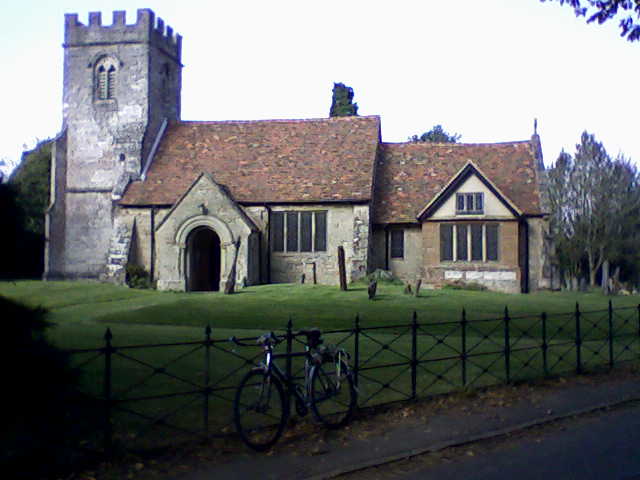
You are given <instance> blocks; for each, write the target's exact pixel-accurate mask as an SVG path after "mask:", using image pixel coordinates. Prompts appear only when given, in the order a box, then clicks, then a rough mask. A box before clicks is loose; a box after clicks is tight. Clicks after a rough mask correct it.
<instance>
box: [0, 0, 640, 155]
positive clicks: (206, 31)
mask: <svg viewBox="0 0 640 480" xmlns="http://www.w3.org/2000/svg"><path fill="white" fill-rule="evenodd" d="M143 2H144V3H133V2H131V1H102V0H92V1H87V0H82V1H80V0H22V1H19V0H18V1H5V2H3V3H2V5H1V6H0V18H2V20H3V22H2V25H3V26H2V29H1V30H0V58H2V60H3V67H2V75H0V95H1V96H2V98H1V100H2V102H1V105H2V110H3V111H2V116H1V117H0V122H1V125H0V126H1V127H2V128H1V130H0V131H1V134H0V159H4V160H5V161H6V162H7V161H8V162H10V161H16V160H17V159H18V158H19V156H20V153H21V151H22V148H23V145H26V146H27V147H32V146H33V145H34V142H35V139H37V138H39V139H42V138H47V137H51V136H54V135H55V134H56V133H57V132H58V131H59V130H60V127H61V120H62V119H61V97H62V59H63V49H62V42H63V31H64V30H63V28H64V13H78V14H79V19H80V21H81V22H82V23H85V24H86V23H88V12H89V11H102V17H103V24H110V23H111V20H112V11H113V10H126V11H127V23H133V22H135V11H136V9H137V8H151V9H153V10H154V11H155V13H156V15H157V16H159V17H161V18H163V19H164V20H165V23H168V24H169V25H170V26H172V27H173V28H174V31H176V32H178V33H180V34H181V35H182V36H183V63H184V70H183V87H182V118H183V119H185V120H234V119H240V120H251V119H269V118H318V117H326V116H328V112H329V106H330V103H331V89H332V86H333V82H343V83H345V84H347V85H349V86H351V87H352V88H353V89H354V91H355V101H356V102H357V103H358V105H359V107H360V110H359V113H360V114H361V115H379V116H380V117H381V118H382V138H383V140H384V141H388V142H401V141H405V140H406V139H407V137H409V136H410V135H413V134H420V133H422V132H424V131H427V130H429V129H430V128H431V127H432V126H433V125H435V124H442V125H443V126H444V128H445V130H447V131H449V132H450V133H459V134H461V135H462V139H461V142H470V143H476V142H501V141H512V140H525V139H527V138H529V137H530V136H531V134H532V133H533V120H534V118H538V132H539V134H540V135H541V139H542V146H543V151H544V157H545V162H546V163H547V164H549V163H551V162H553V161H555V159H556V158H557V156H558V153H559V152H560V150H561V149H562V148H564V149H565V150H567V151H569V152H570V153H573V152H574V150H575V144H576V143H577V142H578V140H579V137H580V133H581V132H582V131H583V130H587V131H589V132H590V133H594V134H595V135H596V136H597V138H598V139H599V140H601V141H602V142H603V143H604V145H605V147H606V148H607V150H608V151H609V153H610V154H611V155H613V156H615V155H617V154H618V153H620V152H622V153H624V154H626V155H627V156H628V157H631V158H632V159H634V160H635V161H636V162H638V161H640V134H639V132H638V130H639V128H638V127H639V126H640V121H638V117H639V113H640V111H639V110H640V109H639V107H640V94H639V93H638V89H637V83H638V80H639V79H640V62H639V61H638V54H639V53H640V43H633V44H630V43H629V42H627V41H626V40H624V39H622V38H620V37H619V34H618V29H617V24H616V22H615V21H614V22H612V23H611V24H610V25H604V26H598V25H586V24H585V22H584V19H582V18H580V19H578V18H575V16H574V15H573V12H572V10H571V9H570V8H568V7H561V6H560V5H558V4H555V3H551V4H550V3H540V2H539V0H482V1H479V0H455V1H453V0H450V1H444V2H443V1H440V0H418V1H403V0H394V1H393V2H392V1H389V0H385V1H376V0H366V1H356V0H339V1H333V0H322V1H305V0H296V1H279V0H258V1H244V0H208V1H189V0H183V1H180V2H177V1H175V0H172V1H164V0H143Z"/></svg>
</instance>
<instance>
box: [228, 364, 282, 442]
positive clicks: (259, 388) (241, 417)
mask: <svg viewBox="0 0 640 480" xmlns="http://www.w3.org/2000/svg"><path fill="white" fill-rule="evenodd" d="M288 416H289V404H288V400H287V397H286V396H285V394H284V388H283V387H282V383H281V382H280V380H279V379H278V378H277V377H275V376H274V375H271V374H269V373H267V372H265V371H264V370H261V369H256V370H251V371H250V372H248V373H247V374H246V375H245V376H244V378H243V379H242V381H241V382H240V385H238V389H237V390H236V396H235V400H234V402H233V421H234V423H235V425H236V430H237V431H238V433H239V434H240V438H242V441H243V442H244V443H246V444H247V445H248V446H249V447H251V448H253V449H254V450H258V451H263V450H267V449H268V448H270V447H271V446H273V445H274V444H275V443H276V442H277V441H278V439H279V438H280V436H281V435H282V431H283V430H284V427H285V425H286V423H287V418H288Z"/></svg>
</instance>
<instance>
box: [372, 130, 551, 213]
mask: <svg viewBox="0 0 640 480" xmlns="http://www.w3.org/2000/svg"><path fill="white" fill-rule="evenodd" d="M469 160H471V161H472V162H473V163H474V164H475V165H477V166H478V168H480V170H481V171H482V172H483V173H484V174H485V175H486V176H487V177H488V178H489V180H491V182H493V184H494V185H496V186H497V187H498V189H500V191H501V192H502V193H503V194H504V195H506V196H507V197H508V198H509V200H511V201H512V202H513V203H514V204H515V205H516V206H517V207H518V208H519V209H520V210H521V211H522V212H524V213H525V214H534V215H535V214H540V213H541V210H540V198H539V190H538V182H537V177H536V158H535V155H534V152H533V150H532V145H531V143H530V142H528V141H524V142H510V143H493V144H464V143H399V144H393V143H383V144H381V146H380V154H379V158H378V165H377V171H376V180H375V183H376V184H375V193H374V213H373V218H374V223H381V224H384V223H404V222H408V223H410V222H417V220H416V216H417V215H418V213H419V212H420V211H421V210H422V209H423V208H424V207H425V206H426V205H427V203H429V201H431V200H432V199H433V198H434V197H435V196H436V195H437V194H438V193H440V191H441V190H442V189H443V188H444V187H445V186H446V184H447V183H448V182H449V181H450V180H451V179H452V178H453V176H454V175H455V174H456V173H458V172H459V171H460V169H462V168H463V167H464V166H465V165H466V164H467V162H468V161H469Z"/></svg>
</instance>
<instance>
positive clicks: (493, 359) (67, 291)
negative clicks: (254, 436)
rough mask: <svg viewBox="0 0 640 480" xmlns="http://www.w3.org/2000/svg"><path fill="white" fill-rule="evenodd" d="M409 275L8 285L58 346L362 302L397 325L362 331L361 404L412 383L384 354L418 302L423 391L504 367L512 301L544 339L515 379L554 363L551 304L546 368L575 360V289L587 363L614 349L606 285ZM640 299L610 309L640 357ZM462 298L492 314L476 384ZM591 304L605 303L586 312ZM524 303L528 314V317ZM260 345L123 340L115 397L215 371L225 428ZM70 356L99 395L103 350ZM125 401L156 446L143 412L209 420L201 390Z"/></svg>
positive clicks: (179, 333)
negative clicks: (558, 286) (235, 284)
mask: <svg viewBox="0 0 640 480" xmlns="http://www.w3.org/2000/svg"><path fill="white" fill-rule="evenodd" d="M402 289H403V287H402V286H397V285H391V284H380V285H379V290H378V291H379V295H378V296H377V297H376V299H375V300H374V301H370V300H368V298H367V292H366V288H365V287H364V286H363V285H358V284H356V285H352V286H351V288H350V290H349V291H347V292H341V291H340V290H339V289H338V288H336V287H327V286H313V285H266V286H259V287H251V288H247V289H245V290H242V291H241V292H240V293H238V294H236V295H222V294H220V293H191V294H190V293H175V292H156V291H150V290H147V291H145V290H132V289H128V288H124V287H118V286H113V285H106V284H100V283H92V282H46V283H45V282H36V281H32V282H29V281H25V282H16V283H13V282H3V283H0V295H4V296H6V297H10V298H12V299H15V300H18V301H21V302H23V303H27V304H28V305H31V306H36V305H40V306H43V307H45V308H47V309H49V311H50V315H49V319H50V320H51V321H52V322H53V323H54V324H55V326H54V327H53V328H52V329H51V330H50V332H49V337H50V338H51V340H52V341H53V342H54V343H55V344H57V345H58V346H60V347H62V348H96V347H100V346H103V345H104V333H105V330H106V328H107V327H109V328H110V329H111V331H112V332H113V344H114V345H116V346H118V347H122V346H125V345H136V344H155V343H171V342H189V341H201V340H203V339H204V327H205V326H206V325H211V327H212V328H213V333H212V337H213V338H214V339H227V338H229V337H230V336H231V335H237V336H245V337H251V336H256V335H258V334H260V333H262V332H264V331H268V330H276V331H279V332H282V331H283V330H284V328H285V326H286V323H287V320H288V319H289V318H292V319H293V321H294V329H295V328H303V327H310V326H317V327H320V328H321V329H323V330H334V329H343V328H345V329H346V328H351V327H352V326H353V324H354V319H355V317H356V315H359V316H360V319H361V326H362V327H365V328H366V327H368V326H378V325H392V326H393V328H390V329H385V330H372V331H365V332H363V333H361V334H360V343H359V355H360V358H359V364H360V365H361V367H362V368H363V370H362V371H361V377H360V386H359V389H360V404H361V405H375V404H380V403H384V402H388V401H393V400H402V399H406V398H407V397H408V396H410V394H411V370H410V367H409V366H408V365H396V366H385V365H389V364H397V363H406V362H407V360H408V359H409V357H410V355H411V349H412V337H411V330H410V328H408V327H406V324H408V323H409V322H410V321H411V316H412V313H413V312H414V311H416V312H417V315H418V321H419V322H420V328H419V330H418V333H419V335H418V337H417V342H416V348H417V356H418V358H419V359H420V360H421V363H420V365H419V367H418V369H417V379H418V388H417V393H418V395H419V396H425V395H433V394H438V393H445V392H448V391H453V390H460V389H463V388H469V387H472V388H473V387H480V386H485V385H490V384H495V383H501V382H503V381H505V380H506V371H505V361H504V355H503V354H502V349H503V348H504V322H503V320H502V316H503V313H504V308H505V307H508V309H509V312H510V315H511V317H513V318H514V319H513V320H512V321H511V323H510V335H511V342H510V344H511V346H512V348H524V347H536V349H535V350H529V351H514V352H513V353H512V355H511V362H510V368H511V376H510V379H511V380H520V379H528V378H536V377H540V376H542V375H543V373H544V368H543V367H544V365H543V357H542V350H541V349H540V348H539V347H540V345H541V338H542V324H541V321H540V317H539V314H540V313H541V312H543V311H544V312H546V313H547V314H548V316H549V319H548V322H547V336H548V340H549V343H550V348H549V351H548V352H549V355H548V358H547V365H548V367H549V373H552V374H557V373H564V372H570V371H574V370H575V364H576V351H575V347H572V346H570V345H569V346H567V345H563V344H564V343H565V342H568V341H572V340H574V338H575V320H574V317H573V314H572V312H574V311H575V305H576V302H579V304H580V309H581V311H582V312H585V313H583V316H582V332H581V338H582V339H583V340H584V344H583V349H582V362H583V364H584V366H585V367H586V368H589V369H594V368H599V367H600V366H602V365H603V364H606V363H607V361H608V349H609V343H608V340H607V333H608V332H607V326H608V316H607V312H606V308H607V303H608V301H609V297H605V296H603V295H601V294H599V293H566V292H554V293H551V292H541V293H535V294H529V295H507V294H499V293H493V292H481V291H464V290H447V289H445V290H437V291H431V290H423V292H421V295H420V296H419V297H417V298H416V297H413V296H407V295H404V294H403V293H402ZM639 301H640V299H639V298H638V297H615V298H613V305H614V307H615V308H616V309H620V308H623V307H629V309H627V310H616V313H615V315H614V318H613V323H614V327H615V330H616V332H617V335H619V336H618V338H615V339H614V341H613V342H612V344H611V345H612V347H613V350H614V356H615V358H616V360H617V361H621V360H623V361H628V360H634V359H637V358H638V354H639V349H640V341H639V338H638V335H637V332H638V312H637V309H636V307H637V305H638V302H639ZM463 308H464V309H465V310H466V312H467V318H468V319H469V320H477V319H484V320H485V321H482V322H472V323H470V324H469V325H468V327H467V330H466V332H465V341H466V348H467V352H468V353H472V354H478V356H475V357H470V358H469V359H468V361H467V365H466V375H467V385H466V387H465V386H464V385H463V382H462V369H461V364H460V360H459V356H460V352H461V350H462V343H463V335H462V330H461V327H460V325H459V323H450V324H441V323H442V322H458V321H459V319H460V316H461V311H462V309H463ZM593 311H597V312H594V313H589V312H593ZM563 314H568V315H563ZM522 316H532V317H530V318H518V317H522ZM533 316H535V317H533ZM485 336H487V337H488V338H485ZM354 339H355V338H354V335H353V334H352V333H349V332H348V333H334V334H329V335H326V341H327V342H330V343H340V344H341V345H342V346H344V347H345V349H346V350H348V351H349V352H351V353H352V354H354V353H355V345H354ZM383 345H387V346H388V347H387V348H384V347H383ZM625 347H626V348H625ZM256 354H259V351H258V349H255V348H239V347H236V346H234V345H232V344H230V343H228V342H222V343H217V344H216V346H215V348H212V349H211V351H210V358H209V362H205V349H204V347H202V346H201V345H195V346H194V345H186V346H173V347H162V348H155V347H146V348H139V349H118V351H117V353H116V354H115V355H114V357H113V359H112V368H113V372H114V375H113V391H114V392H115V396H116V398H118V399H120V400H123V401H124V400H130V399H134V398H139V397H151V396H155V395H162V394H165V393H177V392H188V391H191V390H194V389H196V388H197V387H196V386H197V385H202V384H203V383H204V380H205V378H206V375H207V374H208V375H209V378H210V380H211V382H212V384H213V386H214V387H215V388H216V389H219V390H216V391H215V392H214V393H213V395H211V396H210V397H209V401H208V408H209V412H210V414H209V418H210V419H209V427H210V429H211V430H212V431H221V430H222V431H227V430H229V429H230V427H229V422H230V411H231V410H230V408H231V402H232V399H233V394H234V388H235V386H236V385H237V384H238V382H239V379H240V378H241V376H242V374H244V372H246V371H247V369H248V368H249V364H247V363H246V361H245V360H243V358H251V357H252V356H254V355H256ZM447 357H455V358H448V359H446V358H447ZM73 358H74V363H75V364H76V365H82V372H83V377H82V381H83V388H84V389H85V390H86V391H87V392H90V393H92V394H95V395H101V394H102V392H103V388H104V376H103V373H104V361H105V359H104V357H103V356H100V355H96V354H95V353H91V352H90V353H86V354H76V355H74V357H73ZM443 358H445V359H443ZM439 359H443V360H439ZM300 367H301V363H300V362H296V364H295V365H294V370H297V371H299V370H300ZM159 368H162V369H164V370H158V369H159ZM369 368H371V369H370V370H369ZM207 372H208V373H207ZM120 406H121V407H123V408H124V409H125V410H128V411H129V413H126V412H124V411H122V410H120V411H119V412H118V414H117V415H116V417H115V423H116V431H117V432H118V436H119V438H120V439H121V440H123V441H124V442H125V443H127V444H132V443H136V444H138V443H139V444H140V445H143V446H148V444H147V443H145V442H146V441H147V440H148V438H150V437H146V436H141V433H140V432H144V431H145V430H146V428H147V427H148V424H149V423H148V421H147V420H144V419H143V418H141V417H140V416H139V415H138V414H142V415H145V416H149V417H154V418H158V417H162V416H164V415H167V414H168V413H170V412H173V411H175V414H173V415H169V416H168V417H167V418H166V420H167V421H169V422H170V423H173V424H174V425H178V426H182V427H185V428H189V429H196V428H199V427H201V426H202V412H203V409H204V398H203V396H202V395H201V394H195V395H184V396H177V397H171V398H157V399H148V400H145V401H140V402H138V401H124V402H123V403H121V404H120ZM131 411H134V412H137V414H134V413H131ZM158 429H160V431H158ZM149 433H153V434H155V435H154V441H153V442H156V443H157V441H158V440H157V439H165V440H167V441H169V442H173V441H175V438H176V437H175V433H174V432H173V431H171V430H169V429H166V427H157V428H154V429H152V430H151V431H150V432H149ZM153 442H152V443H153Z"/></svg>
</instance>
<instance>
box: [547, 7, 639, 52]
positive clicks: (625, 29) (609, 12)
mask: <svg viewBox="0 0 640 480" xmlns="http://www.w3.org/2000/svg"><path fill="white" fill-rule="evenodd" d="M540 1H541V2H553V1H556V2H560V5H564V4H567V5H570V6H571V7H572V8H573V10H574V12H575V14H576V17H586V18H587V23H592V22H598V23H599V24H603V23H605V22H607V21H609V20H612V19H613V18H614V17H616V16H618V13H622V12H625V13H626V12H633V13H631V14H629V15H626V16H625V15H624V13H622V15H623V16H622V18H621V20H620V30H621V32H620V36H621V37H627V40H629V41H630V42H634V41H637V40H640V22H639V20H640V0H540ZM634 15H635V17H636V19H635V20H634V18H633V17H634Z"/></svg>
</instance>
